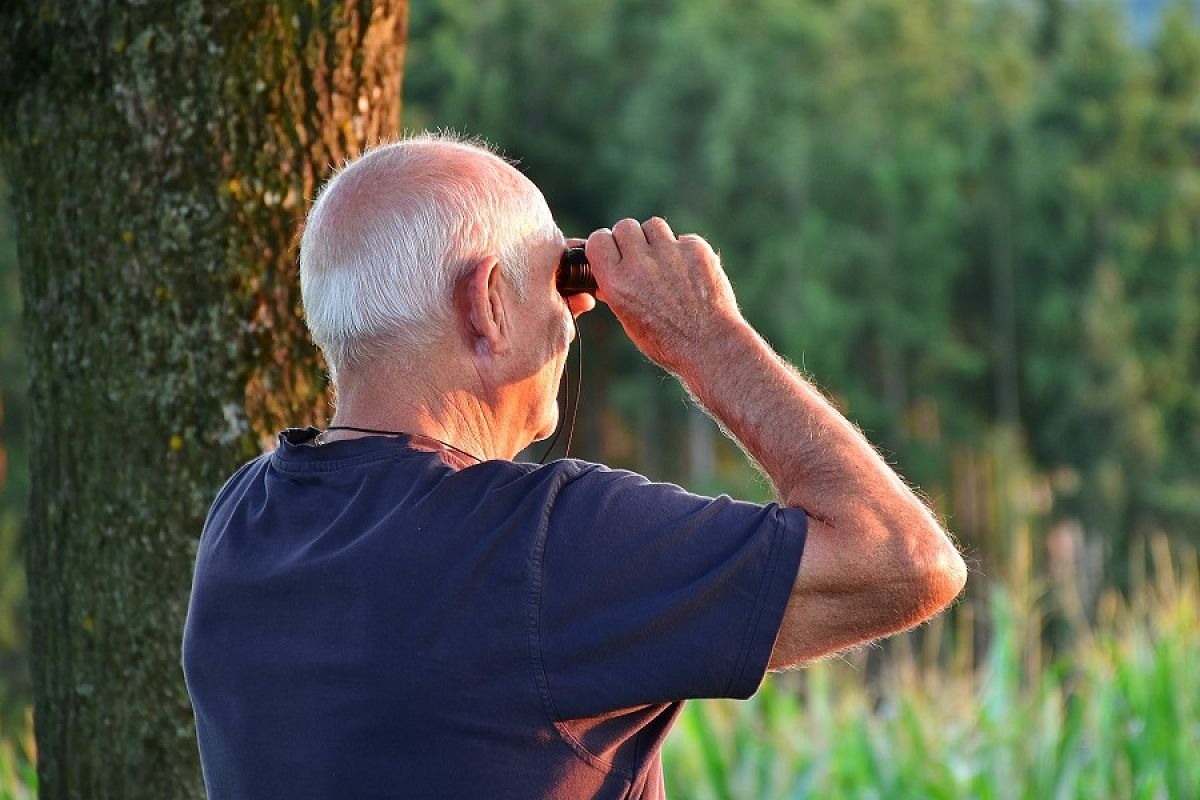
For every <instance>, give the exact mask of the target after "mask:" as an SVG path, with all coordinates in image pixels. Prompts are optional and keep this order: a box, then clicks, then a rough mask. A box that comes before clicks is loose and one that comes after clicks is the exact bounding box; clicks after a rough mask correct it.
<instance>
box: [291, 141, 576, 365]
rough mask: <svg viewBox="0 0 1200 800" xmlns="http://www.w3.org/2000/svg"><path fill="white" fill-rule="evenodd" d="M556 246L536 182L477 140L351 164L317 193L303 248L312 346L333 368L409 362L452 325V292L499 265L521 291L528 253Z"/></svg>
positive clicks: (410, 147) (407, 148)
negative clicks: (395, 359)
mask: <svg viewBox="0 0 1200 800" xmlns="http://www.w3.org/2000/svg"><path fill="white" fill-rule="evenodd" d="M561 238H562V235H561V233H559V231H558V228H557V227H556V226H555V224H554V219H553V217H552V216H551V214H550V209H549V208H547V206H546V202H545V200H544V199H543V197H542V194H541V192H539V191H538V189H537V187H535V186H534V185H533V184H532V183H530V182H529V180H528V179H526V178H525V177H524V176H523V175H521V173H519V172H517V171H516V170H515V169H513V168H512V166H510V165H509V164H508V163H507V162H505V161H504V160H503V159H501V158H499V157H498V156H496V155H495V154H493V153H492V152H491V151H490V150H488V149H486V148H485V147H483V146H482V145H480V144H477V143H475V142H470V141H464V140H459V139H455V138H451V137H448V136H442V135H429V134H425V135H422V136H419V137H414V138H411V139H405V140H402V141H399V142H396V143H393V144H388V145H383V146H380V147H377V148H375V149H372V150H370V151H368V152H367V153H366V154H365V155H363V156H362V157H360V158H359V159H357V160H355V161H353V162H351V163H349V164H347V165H346V166H345V167H344V168H343V169H342V170H340V171H339V172H338V173H337V174H336V175H335V176H334V177H333V178H332V179H331V180H330V181H329V182H328V183H327V184H326V185H325V187H324V188H323V189H322V190H321V193H320V196H319V197H318V198H317V201H316V203H315V204H314V206H313V208H312V211H311V212H310V213H309V216H308V220H307V223H306V225H305V229H304V235H303V238H302V240H301V245H300V287H301V292H302V295H303V298H304V308H305V312H306V316H307V320H308V326H309V328H310V330H311V331H312V334H313V339H314V340H315V341H316V343H317V344H318V345H319V346H320V347H321V349H322V350H323V351H324V353H325V357H326V360H327V361H328V362H329V365H330V368H331V370H332V371H333V373H334V375H335V376H336V375H337V373H338V372H340V371H342V370H344V369H347V368H353V366H354V365H356V364H359V363H363V362H366V361H369V360H371V359H373V358H375V357H378V356H380V355H383V354H385V353H388V354H392V353H394V354H395V355H397V356H401V357H404V356H407V357H409V358H412V357H416V356H417V355H418V354H419V353H420V352H421V351H422V350H423V349H424V348H425V347H427V346H428V345H429V344H430V343H432V342H433V341H434V340H435V339H436V338H438V337H439V336H440V335H442V334H444V333H445V331H446V329H447V328H448V326H450V325H451V323H452V311H453V308H452V288H453V286H454V283H455V281H456V280H458V279H459V278H461V277H462V276H463V275H464V274H465V273H466V272H467V271H468V270H469V269H471V268H472V267H473V266H475V264H476V263H477V262H478V261H479V260H480V259H481V258H485V257H487V256H489V255H491V256H495V257H496V258H498V259H499V262H500V268H501V271H502V273H503V275H504V276H505V278H506V279H507V280H508V281H509V282H510V284H511V285H512V286H513V287H514V288H515V289H516V291H517V292H518V293H519V294H523V293H524V292H525V290H526V289H527V284H528V275H527V271H528V268H529V264H528V263H527V262H528V254H529V252H530V250H531V249H532V248H534V247H536V246H537V245H538V244H544V243H547V242H557V241H560V240H561Z"/></svg>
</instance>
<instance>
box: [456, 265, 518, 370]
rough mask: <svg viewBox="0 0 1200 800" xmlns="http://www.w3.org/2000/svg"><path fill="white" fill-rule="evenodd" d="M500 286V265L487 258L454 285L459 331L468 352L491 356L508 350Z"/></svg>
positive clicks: (507, 328)
mask: <svg viewBox="0 0 1200 800" xmlns="http://www.w3.org/2000/svg"><path fill="white" fill-rule="evenodd" d="M500 283H501V272H500V261H499V260H498V259H496V258H495V257H488V258H485V259H482V260H480V261H478V262H476V263H475V265H474V266H473V267H472V268H471V269H470V270H469V271H468V272H467V273H466V274H465V275H463V276H462V277H461V278H459V280H458V283H456V284H455V285H454V306H455V309H456V311H457V314H458V325H459V329H460V330H461V332H462V334H463V336H465V337H466V340H467V345H468V346H469V347H470V348H471V350H472V352H478V348H480V347H486V348H487V352H489V353H493V354H496V353H503V352H506V351H507V350H508V347H509V341H508V336H509V320H508V316H507V309H506V308H505V305H504V298H503V296H502V295H501V292H500Z"/></svg>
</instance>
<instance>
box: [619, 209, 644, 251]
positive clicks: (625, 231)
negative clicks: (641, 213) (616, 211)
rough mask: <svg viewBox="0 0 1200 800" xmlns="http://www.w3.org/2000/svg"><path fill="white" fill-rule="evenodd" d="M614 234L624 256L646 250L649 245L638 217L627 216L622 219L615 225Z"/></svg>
mask: <svg viewBox="0 0 1200 800" xmlns="http://www.w3.org/2000/svg"><path fill="white" fill-rule="evenodd" d="M612 235H613V239H614V240H615V241H616V243H617V247H618V248H619V249H620V251H621V257H622V258H627V257H629V256H632V255H634V254H635V253H637V252H640V251H642V250H645V249H646V247H647V246H648V243H647V242H646V234H645V232H644V231H643V230H642V226H641V225H640V224H638V221H637V220H636V219H630V218H629V217H626V218H625V219H623V220H621V221H620V222H618V223H617V224H616V225H614V226H613V231H612Z"/></svg>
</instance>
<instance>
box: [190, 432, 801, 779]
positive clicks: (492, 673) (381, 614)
mask: <svg viewBox="0 0 1200 800" xmlns="http://www.w3.org/2000/svg"><path fill="white" fill-rule="evenodd" d="M315 434H316V430H315V429H312V428H309V429H306V430H301V429H290V430H288V431H285V432H284V433H283V434H281V436H280V444H279V448H278V449H277V450H275V451H274V452H273V453H270V454H267V455H264V456H262V457H260V458H257V459H255V460H254V461H251V462H250V463H249V464H247V465H246V466H244V467H243V468H242V469H241V470H239V471H238V472H237V473H236V474H235V475H234V476H233V478H231V479H230V481H229V482H228V483H227V484H226V485H225V487H224V488H223V489H222V490H221V492H220V494H219V495H218V496H217V499H216V501H215V503H214V504H213V507H212V510H211V511H210V513H209V517H208V521H207V522H206V524H205V527H204V533H203V536H202V537H201V540H200V549H199V554H198V557H197V560H196V572H195V581H194V584H193V587H192V596H191V604H190V607H189V609H188V617H187V626H186V630H185V633H184V640H183V666H184V671H185V675H186V678H187V685H188V691H189V693H190V694H191V698H192V704H193V707H194V709H195V714H196V724H197V728H198V732H199V742H200V756H201V761H202V763H203V767H204V780H205V785H206V787H207V790H208V795H209V797H210V798H212V800H225V799H226V798H255V799H256V800H257V799H258V798H290V799H294V800H299V799H301V798H341V797H347V798H350V797H352V798H362V799H363V800H366V799H367V798H424V797H438V798H441V797H448V798H498V799H500V800H503V799H505V798H521V800H529V799H530V798H585V797H586V798H592V797H601V798H661V797H663V796H664V789H663V782H662V767H661V762H660V760H659V759H660V757H659V752H660V746H661V745H662V742H663V738H664V737H665V736H666V734H667V731H668V730H669V728H670V727H671V724H672V723H673V722H674V720H675V718H676V716H677V715H678V713H679V710H680V709H681V708H682V701H683V700H684V699H686V698H700V697H737V698H744V697H748V696H750V695H751V694H753V693H754V692H755V690H756V689H757V688H758V686H759V683H760V682H761V681H762V678H763V675H764V673H765V671H766V667H767V659H768V657H769V655H770V653H771V649H772V647H773V645H774V642H775V637H776V634H777V632H778V629H779V625H780V622H781V620H782V618H783V612H784V608H785V606H786V604H787V600H788V594H789V590H790V588H791V586H792V583H793V581H794V579H795V575H796V570H797V568H798V566H799V563H800V557H801V553H802V551H803V549H804V540H805V533H806V530H807V526H806V518H805V515H804V512H803V511H801V510H799V509H788V508H781V507H779V506H778V505H774V504H771V505H766V506H759V505H754V504H751V503H744V502H738V501H735V500H731V499H729V498H728V497H718V498H715V499H713V498H707V497H699V496H696V495H693V494H689V493H688V492H685V491H683V490H682V489H680V488H679V487H677V486H672V485H667V484H659V483H651V482H649V481H647V480H646V479H645V478H643V477H641V476H639V475H636V474H633V473H630V472H624V471H619V470H610V469H607V468H605V467H602V466H599V465H596V464H589V463H586V462H582V461H575V460H563V461H556V462H553V463H551V464H547V465H546V466H540V467H539V466H537V465H535V464H522V463H514V462H509V461H488V462H485V463H482V464H478V465H475V466H470V467H467V468H465V469H456V468H454V467H452V466H450V465H448V464H447V462H446V460H445V459H443V457H442V455H441V454H439V453H435V452H429V451H428V450H423V449H418V448H415V447H413V446H412V445H411V442H410V440H409V439H408V438H406V437H396V438H388V437H368V438H362V439H355V440H349V441H339V442H333V443H330V444H326V445H322V446H319V447H317V446H313V438H314V436H315Z"/></svg>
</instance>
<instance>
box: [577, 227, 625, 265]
mask: <svg viewBox="0 0 1200 800" xmlns="http://www.w3.org/2000/svg"><path fill="white" fill-rule="evenodd" d="M583 252H584V253H586V254H587V259H588V261H589V262H591V264H592V265H593V266H595V265H597V264H600V265H603V267H608V266H611V265H612V264H616V263H617V262H618V261H620V260H621V251H620V250H618V249H617V243H616V242H615V241H613V232H612V231H610V230H609V229H608V228H601V229H600V230H598V231H593V232H592V235H591V236H589V237H588V240H587V244H586V245H585V246H584V249H583ZM603 267H602V268H603Z"/></svg>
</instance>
